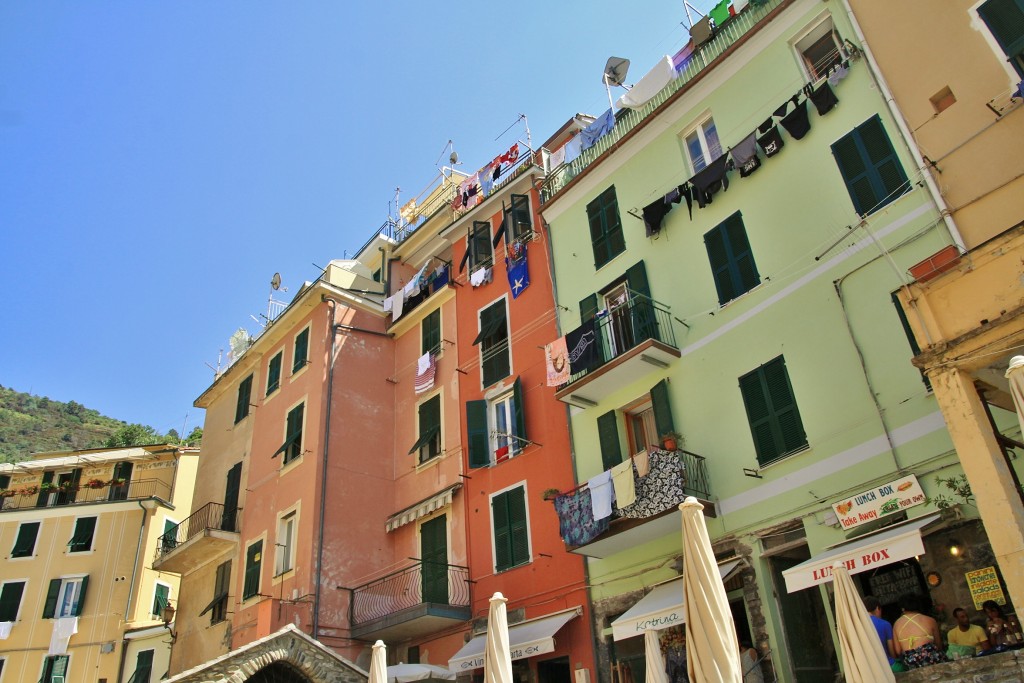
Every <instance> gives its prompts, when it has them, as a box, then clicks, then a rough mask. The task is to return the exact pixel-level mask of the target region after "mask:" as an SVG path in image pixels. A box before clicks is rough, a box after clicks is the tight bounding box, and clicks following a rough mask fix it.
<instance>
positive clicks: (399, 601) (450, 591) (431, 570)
mask: <svg viewBox="0 0 1024 683" xmlns="http://www.w3.org/2000/svg"><path fill="white" fill-rule="evenodd" d="M469 599H470V595H469V568H468V567H461V566H458V565H454V564H444V563H440V562H428V561H426V560H421V561H418V562H417V563H416V564H414V565H412V566H410V567H406V568H404V569H399V570H398V571H395V572H392V573H390V574H388V575H387V576H383V577H381V578H379V579H376V580H375V581H371V582H369V583H366V584H363V585H362V586H358V587H357V588H355V589H353V591H352V608H351V609H352V618H351V622H352V625H353V626H358V625H360V624H366V623H369V622H372V621H375V620H377V619H382V618H384V617H387V616H389V615H392V614H395V613H397V612H401V611H402V610H406V609H409V608H411V607H416V606H418V605H425V604H434V605H450V606H453V607H469Z"/></svg>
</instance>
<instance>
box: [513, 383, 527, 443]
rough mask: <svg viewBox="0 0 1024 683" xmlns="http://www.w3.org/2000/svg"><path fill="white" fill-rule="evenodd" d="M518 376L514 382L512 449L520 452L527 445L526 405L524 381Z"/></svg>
mask: <svg viewBox="0 0 1024 683" xmlns="http://www.w3.org/2000/svg"><path fill="white" fill-rule="evenodd" d="M520 379H521V378H519V377H516V381H515V382H513V383H512V435H513V436H515V437H518V438H515V439H513V440H512V450H513V451H515V452H517V453H518V452H519V451H521V450H523V448H524V447H525V446H526V438H527V437H526V405H525V404H524V403H523V383H522V382H521V381H520Z"/></svg>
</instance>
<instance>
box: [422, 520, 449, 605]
mask: <svg viewBox="0 0 1024 683" xmlns="http://www.w3.org/2000/svg"><path fill="white" fill-rule="evenodd" d="M447 519H448V518H447V516H445V515H441V516H440V517H436V518H434V519H432V520H430V521H428V522H424V523H423V524H421V525H420V561H421V563H422V564H421V566H422V577H423V578H422V581H423V585H422V590H423V602H433V603H437V604H440V605H447V604H448V524H447Z"/></svg>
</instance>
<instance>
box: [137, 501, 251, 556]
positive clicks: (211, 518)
mask: <svg viewBox="0 0 1024 683" xmlns="http://www.w3.org/2000/svg"><path fill="white" fill-rule="evenodd" d="M207 529H216V530H219V531H230V532H237V531H238V508H231V509H228V508H225V507H224V504H223V503H207V504H206V505H204V506H203V507H201V508H199V509H198V510H196V511H195V512H193V513H192V514H191V515H189V517H188V518H187V519H186V520H185V521H184V522H182V523H181V524H178V525H177V526H174V527H171V528H170V529H168V530H167V531H166V532H165V533H164V534H163V535H162V536H161V537H160V541H159V544H158V545H157V559H159V558H161V557H163V556H164V555H167V554H168V553H170V552H171V551H173V550H174V549H175V548H177V547H178V546H179V545H181V544H182V543H185V542H186V541H188V540H189V539H191V538H193V537H194V536H198V535H199V534H201V533H203V532H204V531H206V530H207Z"/></svg>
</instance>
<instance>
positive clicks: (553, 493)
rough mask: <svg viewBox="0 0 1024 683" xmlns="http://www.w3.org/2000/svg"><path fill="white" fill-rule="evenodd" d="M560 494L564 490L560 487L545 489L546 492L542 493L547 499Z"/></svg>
mask: <svg viewBox="0 0 1024 683" xmlns="http://www.w3.org/2000/svg"><path fill="white" fill-rule="evenodd" d="M560 495H562V492H561V491H560V490H559V489H544V492H543V493H541V496H542V497H543V498H544V500H547V501H552V500H554V499H555V498H556V497H558V496H560Z"/></svg>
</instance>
